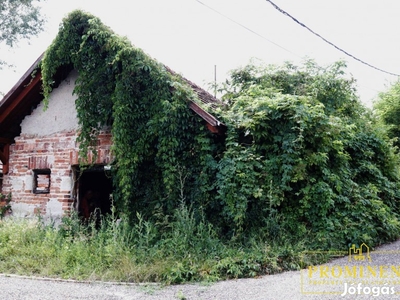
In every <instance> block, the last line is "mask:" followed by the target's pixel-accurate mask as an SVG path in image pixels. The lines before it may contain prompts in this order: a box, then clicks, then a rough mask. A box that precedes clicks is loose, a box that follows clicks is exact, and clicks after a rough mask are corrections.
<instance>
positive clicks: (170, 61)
mask: <svg viewBox="0 0 400 300" xmlns="http://www.w3.org/2000/svg"><path fill="white" fill-rule="evenodd" d="M201 2H202V3H204V4H205V5H207V6H209V7H211V8H213V9H214V10H216V11H218V12H220V13H221V14H223V15H225V16H227V17H228V18H230V19H232V20H234V21H236V22H237V23H240V24H241V25H243V26H245V27H247V28H249V29H251V30H252V31H254V32H256V33H257V34H258V35H261V36H262V37H260V36H258V35H256V34H254V33H252V32H250V31H249V30H246V29H244V28H243V27H242V26H240V25H238V24H236V23H234V22H233V21H232V20H229V19H227V18H225V17H223V16H222V15H221V14H218V13H216V12H215V11H213V10H212V9H210V8H208V7H206V6H205V5H202V4H201V3H199V1H196V0H168V1H166V0H129V1H127V0H112V1H110V0H79V1H78V0H69V1H60V0H47V1H46V2H45V3H44V4H43V12H44V13H45V14H46V16H47V19H48V22H47V24H46V30H45V32H43V33H42V34H40V36H39V37H37V38H33V39H31V40H30V42H29V44H28V43H26V42H22V43H20V44H19V46H18V47H17V48H16V49H13V50H12V51H6V49H1V50H0V55H2V57H3V58H4V59H6V60H7V61H8V62H9V63H13V64H14V65H15V66H16V67H15V70H14V71H10V70H3V71H1V72H0V76H1V79H2V80H1V81H0V91H2V92H8V90H9V89H10V88H11V87H12V86H13V85H14V84H15V83H16V82H17V80H18V79H19V78H20V77H21V76H22V74H23V73H24V72H25V71H26V70H27V69H28V67H29V66H30V65H31V64H32V63H33V62H34V60H35V59H36V58H37V57H38V56H39V55H40V54H41V53H42V52H43V51H45V50H46V48H47V47H48V46H49V44H50V43H51V41H52V40H53V39H54V37H55V36H56V34H57V31H58V25H59V24H60V22H61V20H62V18H63V17H64V16H65V15H67V14H68V13H69V12H70V11H72V10H74V9H83V10H85V11H88V12H90V13H92V14H94V15H96V16H98V17H99V18H100V19H101V20H102V21H103V22H104V23H105V24H106V25H108V26H110V27H111V28H112V29H113V30H114V31H115V32H116V33H117V34H120V35H124V36H127V37H128V38H129V39H130V40H131V41H132V43H133V44H134V45H135V46H137V47H140V48H142V49H143V50H144V51H145V52H147V53H148V54H149V55H151V56H152V57H154V58H156V59H157V60H158V61H160V62H162V63H164V64H165V65H168V66H169V67H170V68H172V69H173V70H175V71H176V72H179V73H181V74H182V75H183V76H185V77H187V78H188V79H190V80H192V81H194V82H196V83H197V84H199V85H202V86H206V83H208V82H212V81H213V79H214V65H216V66H217V80H218V81H223V80H224V79H225V78H226V76H227V73H228V71H229V70H231V69H234V68H237V67H239V66H243V65H245V64H247V63H248V62H249V60H250V59H251V58H259V59H261V60H262V61H264V62H265V63H272V64H282V63H283V62H284V61H292V62H295V63H299V62H301V61H302V60H304V59H305V58H306V57H308V58H312V59H315V60H316V61H317V63H319V64H321V65H327V64H331V63H332V62H334V61H337V60H339V59H345V60H346V61H347V62H348V71H349V73H351V74H352V75H353V76H354V77H355V78H356V80H357V82H358V91H359V95H360V97H361V100H362V101H363V102H364V103H366V104H367V105H369V106H370V103H371V101H372V99H373V98H374V97H375V96H376V94H377V93H378V92H379V91H383V90H385V86H387V85H388V84H389V83H390V82H393V81H395V80H397V77H395V76H391V75H387V74H384V73H382V72H379V71H377V70H374V69H372V68H370V67H367V66H365V65H363V64H361V63H359V62H357V61H355V60H353V59H352V58H350V57H347V56H346V55H345V54H343V53H341V52H339V51H338V50H336V49H334V48H333V47H332V46H330V45H328V44H326V43H325V42H323V41H322V40H320V39H319V38H317V37H316V36H314V35H312V34H311V33H310V32H308V31H307V30H305V29H304V28H303V27H301V26H299V25H298V24H296V23H295V22H293V21H292V20H291V19H289V18H288V17H286V16H284V15H283V14H281V13H280V12H279V11H277V10H276V9H275V8H274V7H273V6H272V5H271V4H270V3H268V2H267V1H265V0H201ZM273 2H274V3H275V4H277V5H278V6H280V7H281V8H282V9H284V10H285V11H287V12H288V13H290V14H291V15H293V16H294V17H295V18H297V19H298V20H299V21H301V22H303V23H305V24H306V25H307V26H309V27H310V28H311V29H313V30H314V31H316V32H318V33H319V34H320V35H322V36H323V37H325V38H326V39H328V40H330V41H331V42H333V43H334V44H336V45H337V46H339V47H340V48H343V49H344V50H346V51H347V52H349V53H351V54H352V55H354V56H356V57H358V58H360V59H362V60H364V61H366V62H368V63H369V64H371V65H374V66H376V67H378V68H381V69H384V70H386V71H389V72H393V73H400V59H398V55H399V53H400V34H399V33H400V18H399V17H398V15H399V12H400V1H398V0H380V1H376V0H375V1H372V0H335V1H327V0H301V1H299V0H273Z"/></svg>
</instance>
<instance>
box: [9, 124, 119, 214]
mask: <svg viewBox="0 0 400 300" xmlns="http://www.w3.org/2000/svg"><path fill="white" fill-rule="evenodd" d="M110 147H111V134H110V132H108V131H103V132H101V133H100V136H99V143H98V158H97V161H96V163H97V164H108V163H110V162H111V160H112V157H111V154H110ZM77 164H78V145H77V143H76V132H75V131H68V132H58V133H55V134H51V135H48V136H45V137H37V136H32V135H26V134H22V135H21V136H19V137H17V138H15V144H12V145H11V147H10V159H9V165H10V169H9V173H8V174H7V175H4V179H3V193H4V194H8V193H11V194H12V208H13V214H15V215H19V216H28V215H32V214H35V213H38V212H40V213H41V214H44V215H47V216H50V215H51V216H60V215H62V214H63V213H65V212H66V211H68V210H69V209H71V205H72V203H73V202H74V199H73V193H72V191H73V186H74V180H73V174H72V166H73V165H77ZM47 169H50V171H51V174H50V191H49V193H38V194H35V193H34V192H33V189H34V181H35V180H34V177H35V176H34V170H47Z"/></svg>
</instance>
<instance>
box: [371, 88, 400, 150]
mask: <svg viewBox="0 0 400 300" xmlns="http://www.w3.org/2000/svg"><path fill="white" fill-rule="evenodd" d="M374 110H375V112H376V113H377V115H378V117H379V120H380V121H381V122H382V123H383V124H384V125H385V126H387V130H388V133H389V136H390V137H391V138H393V139H395V141H394V143H395V145H396V146H400V139H399V138H400V81H397V82H395V83H394V84H392V85H391V86H390V87H389V88H388V90H387V91H385V92H382V93H379V97H378V100H377V101H376V102H375V103H374Z"/></svg>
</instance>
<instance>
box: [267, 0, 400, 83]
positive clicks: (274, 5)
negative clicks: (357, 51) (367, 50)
mask: <svg viewBox="0 0 400 300" xmlns="http://www.w3.org/2000/svg"><path fill="white" fill-rule="evenodd" d="M266 1H267V2H269V3H270V4H271V5H272V6H273V7H274V8H275V9H276V10H278V11H279V12H280V13H282V14H283V15H285V16H287V17H289V18H290V19H292V20H293V21H295V22H296V23H297V24H299V25H300V26H302V27H304V28H305V29H307V30H308V31H310V32H311V33H312V34H314V35H315V36H317V37H319V38H320V39H322V40H323V41H324V42H326V43H328V44H329V45H331V46H333V47H334V48H336V49H337V50H339V51H341V52H343V53H344V54H346V55H347V56H349V57H351V58H353V59H355V60H356V61H358V62H360V63H362V64H364V65H366V66H368V67H370V68H373V69H375V70H378V71H380V72H383V73H386V74H389V75H393V76H400V75H399V74H396V73H392V72H388V71H385V70H383V69H381V68H378V67H375V66H373V65H371V64H369V63H367V62H365V61H364V60H362V59H360V58H358V57H356V56H354V55H352V54H350V53H349V52H347V51H345V50H343V49H342V48H340V47H338V46H336V45H335V44H334V43H332V42H330V41H328V40H327V39H325V38H324V37H323V36H321V35H320V34H318V33H317V32H315V31H314V30H312V29H311V28H309V27H308V26H306V25H305V24H304V23H302V22H300V21H299V20H297V19H296V18H295V17H293V16H292V15H290V14H289V13H288V12H286V11H284V10H283V9H282V8H280V7H279V6H278V5H276V4H275V3H273V2H272V1H271V0H266Z"/></svg>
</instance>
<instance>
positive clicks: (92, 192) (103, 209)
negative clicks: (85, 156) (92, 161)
mask: <svg viewBox="0 0 400 300" xmlns="http://www.w3.org/2000/svg"><path fill="white" fill-rule="evenodd" d="M73 169H74V175H75V189H74V193H75V197H76V199H77V201H76V203H75V209H76V210H77V212H78V215H79V216H80V217H81V218H82V219H83V220H88V219H89V218H90V217H92V218H96V219H99V217H100V215H106V214H108V213H110V212H111V205H112V203H111V196H112V192H113V188H112V178H111V176H110V175H109V174H108V171H106V170H104V165H95V166H92V167H90V168H89V169H85V170H83V171H81V170H80V168H79V166H76V167H74V168H73Z"/></svg>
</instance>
